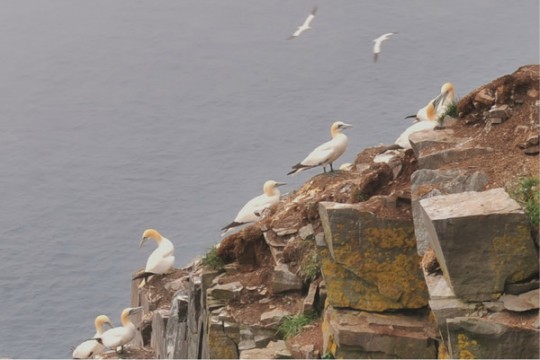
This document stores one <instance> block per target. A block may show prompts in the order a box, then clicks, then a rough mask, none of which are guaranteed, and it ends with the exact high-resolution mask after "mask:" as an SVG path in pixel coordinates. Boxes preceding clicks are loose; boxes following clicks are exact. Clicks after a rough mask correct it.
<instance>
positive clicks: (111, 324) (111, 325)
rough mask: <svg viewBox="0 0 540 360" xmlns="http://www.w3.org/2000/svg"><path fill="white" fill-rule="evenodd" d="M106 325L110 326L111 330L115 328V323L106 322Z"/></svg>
mask: <svg viewBox="0 0 540 360" xmlns="http://www.w3.org/2000/svg"><path fill="white" fill-rule="evenodd" d="M105 324H108V325H109V326H110V327H111V328H113V327H114V325H113V323H112V322H110V321H106V322H105Z"/></svg>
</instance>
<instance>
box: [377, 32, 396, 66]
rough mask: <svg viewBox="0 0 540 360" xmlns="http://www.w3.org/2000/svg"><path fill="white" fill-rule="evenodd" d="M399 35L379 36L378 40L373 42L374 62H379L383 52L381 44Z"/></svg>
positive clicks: (387, 34) (390, 33)
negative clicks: (380, 54)
mask: <svg viewBox="0 0 540 360" xmlns="http://www.w3.org/2000/svg"><path fill="white" fill-rule="evenodd" d="M394 34H397V32H389V33H386V34H383V35H381V36H379V37H378V38H376V39H374V40H373V42H374V43H375V44H373V62H377V59H378V58H379V53H380V52H381V44H382V42H383V41H384V40H387V39H389V38H390V36H392V35H394Z"/></svg>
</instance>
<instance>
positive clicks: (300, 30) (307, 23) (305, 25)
mask: <svg viewBox="0 0 540 360" xmlns="http://www.w3.org/2000/svg"><path fill="white" fill-rule="evenodd" d="M316 13H317V6H315V7H314V8H313V10H312V11H311V14H309V15H308V17H307V18H306V21H304V23H303V24H302V25H300V26H299V27H298V29H297V30H296V31H295V32H294V34H292V35H291V36H289V38H288V39H287V40H291V39H295V38H297V37H298V36H300V34H301V33H303V32H304V31H306V30H309V29H311V26H310V24H311V22H312V21H313V19H314V18H315V14H316Z"/></svg>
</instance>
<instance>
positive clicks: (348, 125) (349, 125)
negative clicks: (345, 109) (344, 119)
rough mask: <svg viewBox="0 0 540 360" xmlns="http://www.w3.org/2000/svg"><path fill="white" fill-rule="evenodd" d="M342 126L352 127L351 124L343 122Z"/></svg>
mask: <svg viewBox="0 0 540 360" xmlns="http://www.w3.org/2000/svg"><path fill="white" fill-rule="evenodd" d="M343 127H344V128H345V129H346V128H350V127H352V125H351V124H345V123H344V124H343Z"/></svg>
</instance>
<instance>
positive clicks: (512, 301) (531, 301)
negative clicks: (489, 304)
mask: <svg viewBox="0 0 540 360" xmlns="http://www.w3.org/2000/svg"><path fill="white" fill-rule="evenodd" d="M539 298H540V290H538V289H536V290H532V291H529V292H526V293H524V294H520V295H503V296H501V298H500V301H502V302H503V303H504V308H505V309H507V310H510V311H517V312H521V311H529V310H533V309H538V303H539Z"/></svg>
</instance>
